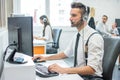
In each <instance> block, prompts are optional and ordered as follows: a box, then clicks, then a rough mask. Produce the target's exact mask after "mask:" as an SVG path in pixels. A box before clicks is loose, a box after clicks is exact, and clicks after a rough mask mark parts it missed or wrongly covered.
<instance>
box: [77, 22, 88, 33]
mask: <svg viewBox="0 0 120 80" xmlns="http://www.w3.org/2000/svg"><path fill="white" fill-rule="evenodd" d="M86 25H87V23H86V22H84V23H83V24H82V25H81V26H79V27H77V30H78V32H80V31H81V30H82V29H83V28H84V27H85V26H86Z"/></svg>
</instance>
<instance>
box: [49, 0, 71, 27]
mask: <svg viewBox="0 0 120 80" xmlns="http://www.w3.org/2000/svg"><path fill="white" fill-rule="evenodd" d="M72 1H73V0H69V1H68V0H51V1H50V21H51V24H52V25H53V26H69V25H70V21H69V17H70V9H71V6H70V5H71V3H72Z"/></svg>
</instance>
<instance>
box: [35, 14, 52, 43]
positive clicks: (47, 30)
mask: <svg viewBox="0 0 120 80" xmlns="http://www.w3.org/2000/svg"><path fill="white" fill-rule="evenodd" d="M40 23H41V24H43V32H42V37H36V36H34V39H37V40H45V41H46V42H53V38H52V28H51V25H50V22H49V20H48V18H47V16H46V15H42V16H40Z"/></svg>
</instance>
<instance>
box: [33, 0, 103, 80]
mask: <svg viewBox="0 0 120 80" xmlns="http://www.w3.org/2000/svg"><path fill="white" fill-rule="evenodd" d="M70 15H71V17H70V21H71V26H72V27H76V28H77V30H78V32H77V33H76V34H75V36H73V38H72V41H71V43H70V44H69V45H68V46H67V48H66V50H65V51H63V52H61V53H58V54H55V55H52V56H35V57H33V60H34V59H36V58H40V60H41V61H44V60H55V59H63V58H68V57H71V56H72V55H75V54H76V55H77V57H76V55H75V62H74V67H70V68H64V67H61V66H60V65H58V64H52V65H50V66H49V67H48V69H49V70H50V71H55V72H58V73H61V74H64V73H67V74H80V75H81V76H83V77H85V78H87V79H88V80H89V78H91V76H92V78H93V77H102V58H103V52H104V41H103V38H102V37H101V35H100V34H97V33H96V34H94V35H92V36H91V37H90V39H89V42H88V59H87V63H86V60H85V44H86V41H87V40H88V38H89V36H90V35H91V34H93V33H95V32H97V31H95V30H94V29H92V28H91V27H89V26H88V25H87V22H86V19H87V17H86V16H88V14H87V10H86V6H85V5H83V4H82V3H79V2H73V3H72V4H71V11H70ZM76 38H77V40H76ZM88 75H89V76H90V77H89V76H88ZM87 79H86V80H87ZM99 80H100V79H99ZM101 80H102V79H101Z"/></svg>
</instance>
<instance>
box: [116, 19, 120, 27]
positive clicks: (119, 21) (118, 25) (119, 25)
mask: <svg viewBox="0 0 120 80" xmlns="http://www.w3.org/2000/svg"><path fill="white" fill-rule="evenodd" d="M115 22H116V23H117V27H120V19H115Z"/></svg>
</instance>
